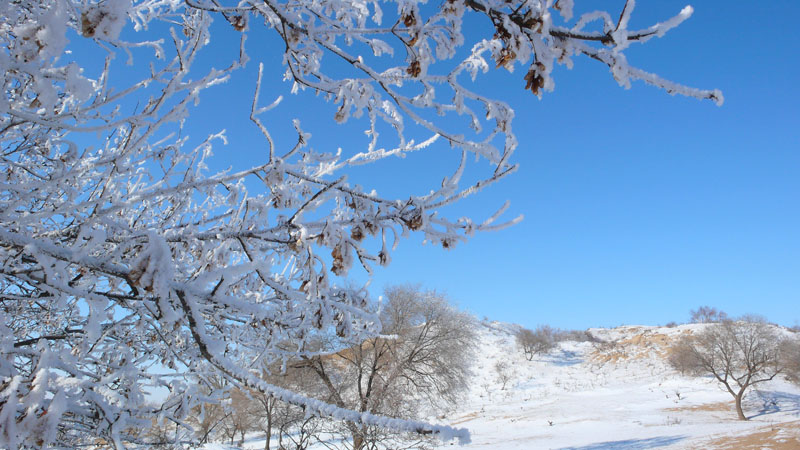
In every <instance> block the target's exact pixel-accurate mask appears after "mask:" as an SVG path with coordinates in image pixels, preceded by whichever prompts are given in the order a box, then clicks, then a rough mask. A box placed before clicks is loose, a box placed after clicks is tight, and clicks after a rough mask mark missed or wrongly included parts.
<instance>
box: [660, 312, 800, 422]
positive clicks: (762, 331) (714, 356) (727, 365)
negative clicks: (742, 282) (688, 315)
mask: <svg viewBox="0 0 800 450" xmlns="http://www.w3.org/2000/svg"><path fill="white" fill-rule="evenodd" d="M782 342H783V340H782V339H781V337H780V335H779V334H778V333H777V331H776V327H775V326H773V325H771V324H768V323H766V322H764V321H763V320H760V319H758V318H754V317H749V318H744V319H741V320H737V321H733V320H726V321H724V322H720V323H716V324H712V325H709V326H708V328H706V329H705V330H703V331H701V332H699V333H696V334H694V335H689V336H685V337H683V338H682V339H681V340H680V341H679V342H678V343H677V344H676V345H675V346H674V347H673V348H672V349H671V356H670V362H671V363H672V365H673V366H674V367H675V368H677V369H679V370H680V371H681V372H688V373H691V374H695V375H711V376H713V377H714V378H715V379H716V380H717V381H719V382H720V383H721V384H722V385H723V386H724V387H725V390H726V391H728V392H729V393H730V394H731V396H733V398H734V403H735V406H736V414H737V415H738V416H739V419H741V420H747V417H746V416H745V414H744V411H743V410H742V400H743V399H744V396H745V394H746V392H747V389H749V388H750V387H751V386H753V385H756V384H758V383H763V382H765V381H769V380H772V379H773V378H775V377H776V376H777V375H778V374H779V373H781V372H782V371H783V370H784V368H785V366H784V362H785V360H784V359H783V357H782V355H781V350H782V349H783V344H782Z"/></svg>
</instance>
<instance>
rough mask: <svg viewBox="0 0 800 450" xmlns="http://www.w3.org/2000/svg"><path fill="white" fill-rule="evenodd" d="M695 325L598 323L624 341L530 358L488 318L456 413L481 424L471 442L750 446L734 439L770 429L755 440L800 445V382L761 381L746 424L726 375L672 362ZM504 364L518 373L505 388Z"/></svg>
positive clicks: (499, 445) (508, 328)
mask: <svg viewBox="0 0 800 450" xmlns="http://www.w3.org/2000/svg"><path fill="white" fill-rule="evenodd" d="M693 327H695V328H697V327H702V325H682V326H679V327H674V328H666V327H641V326H625V327H619V328H615V329H611V330H607V329H593V330H591V333H592V335H594V336H596V337H599V338H601V339H604V340H607V341H613V342H616V344H615V345H613V346H611V345H600V346H598V345H597V344H592V343H589V342H581V343H578V342H563V343H561V345H560V346H559V348H558V349H557V350H554V351H553V352H551V353H550V354H548V355H546V356H541V357H535V358H534V360H533V361H527V360H526V359H525V358H524V356H523V354H522V352H521V351H520V350H518V349H517V347H516V345H515V341H514V335H513V333H514V331H515V330H516V328H515V327H514V326H513V325H508V324H500V323H484V324H482V330H481V343H480V349H479V351H478V352H477V358H478V360H477V363H476V366H475V381H474V383H473V384H472V386H471V389H470V391H469V394H468V398H467V401H466V402H464V403H463V404H462V405H460V406H459V408H458V409H457V410H456V411H454V412H453V413H451V414H450V415H448V417H447V419H448V420H449V423H450V424H457V425H458V426H462V427H466V428H468V429H469V430H470V431H471V434H472V443H471V444H469V445H467V446H465V447H464V448H465V449H489V448H492V449H507V450H512V449H526V450H528V449H583V450H590V449H593V450H597V449H650V448H664V449H684V448H685V449H698V448H750V447H747V446H746V445H747V443H746V442H745V441H744V440H743V439H738V440H733V439H732V438H733V437H742V436H747V435H751V434H754V433H761V432H769V434H770V435H769V436H767V437H765V438H764V439H762V441H764V442H761V443H757V444H755V445H756V446H754V447H752V448H758V449H760V448H786V449H800V388H798V387H797V386H795V385H792V384H790V383H788V382H786V381H784V380H775V381H772V382H769V383H766V384H762V385H759V386H757V388H756V389H755V390H752V391H751V392H750V393H749V394H748V395H747V397H746V400H745V413H746V414H747V415H748V417H750V418H751V419H750V420H749V421H747V422H743V421H740V420H737V418H736V413H735V411H734V409H733V399H732V397H731V396H730V394H728V393H727V392H726V391H723V390H722V388H721V386H720V385H719V384H718V383H716V382H715V381H713V380H711V379H710V378H694V377H684V376H681V375H680V374H678V373H676V372H675V371H673V370H672V369H670V368H669V367H668V364H667V362H666V360H665V356H666V351H667V347H668V346H669V344H670V343H671V342H672V341H673V340H674V339H675V338H677V337H678V336H679V335H680V334H682V333H687V332H689V331H690V330H691V329H692V328H693ZM497 362H505V363H506V365H507V366H508V368H509V369H508V370H509V371H510V372H511V379H510V380H509V381H508V382H507V383H506V388H505V389H502V385H501V382H500V381H499V380H498V378H499V377H498V372H497V370H496V368H495V366H496V364H497ZM767 441H769V442H767ZM781 445H785V446H784V447H780V446H781ZM445 447H449V445H445V446H442V447H441V448H445Z"/></svg>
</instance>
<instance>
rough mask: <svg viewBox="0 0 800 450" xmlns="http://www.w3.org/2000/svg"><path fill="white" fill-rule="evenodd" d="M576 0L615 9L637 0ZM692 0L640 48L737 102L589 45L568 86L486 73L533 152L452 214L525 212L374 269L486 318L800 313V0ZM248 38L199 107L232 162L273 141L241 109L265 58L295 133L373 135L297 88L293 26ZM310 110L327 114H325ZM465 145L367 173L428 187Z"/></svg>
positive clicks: (410, 249) (623, 319)
mask: <svg viewBox="0 0 800 450" xmlns="http://www.w3.org/2000/svg"><path fill="white" fill-rule="evenodd" d="M576 3H578V6H580V5H589V7H590V8H598V9H599V8H612V7H615V8H616V7H621V5H622V4H623V2H622V1H619V2H608V1H602V2H600V1H589V0H584V1H583V2H581V0H576ZM617 3H618V4H619V5H617ZM637 3H638V4H637V10H636V12H635V13H634V16H633V17H634V18H633V21H632V26H633V27H638V26H648V25H650V24H652V23H653V22H654V21H659V20H664V19H666V18H668V17H670V16H671V15H673V14H675V13H677V12H678V11H680V9H681V8H682V7H683V6H685V4H686V3H685V2H676V1H672V0H639V1H638V2H637ZM693 6H694V7H695V14H694V16H693V17H692V18H691V19H689V21H687V22H686V23H684V24H683V25H681V26H680V27H678V28H677V29H674V30H672V31H671V32H670V33H668V34H667V35H666V36H665V37H664V38H662V39H656V40H653V41H651V42H649V43H647V44H646V45H644V46H636V47H634V48H631V49H630V51H629V52H628V58H629V61H630V62H631V63H632V64H634V65H637V66H638V67H641V68H643V69H645V70H648V71H651V72H655V73H658V74H660V75H662V76H664V77H666V78H669V79H672V80H675V81H678V82H681V83H685V84H688V85H691V86H694V87H700V88H720V89H722V90H723V92H724V95H725V104H724V106H722V107H721V108H719V107H716V106H715V105H714V104H713V103H711V102H708V101H705V102H701V101H697V100H692V99H686V98H682V97H672V96H669V95H668V94H666V93H664V92H662V91H659V90H657V89H655V88H652V87H648V86H645V85H643V84H641V83H639V84H635V85H634V86H633V88H632V89H630V90H624V89H622V88H620V87H619V86H618V85H617V84H616V83H615V82H614V81H613V79H612V78H611V76H610V74H609V72H608V69H607V68H605V67H604V66H602V65H600V64H598V63H596V62H595V61H590V60H587V59H581V58H576V59H575V62H576V65H575V68H574V69H572V70H567V69H566V68H564V67H559V68H558V69H557V71H556V73H555V80H556V90H555V92H553V93H550V94H546V95H545V97H544V98H543V99H542V100H538V99H537V98H536V97H534V96H533V95H531V94H530V93H529V92H526V91H524V89H523V88H524V81H523V80H522V76H523V75H524V72H522V71H520V70H519V69H518V70H517V71H516V72H515V73H513V74H508V73H504V72H499V71H498V72H497V73H493V74H491V75H490V76H488V77H485V78H484V82H485V83H484V86H486V89H487V90H488V91H489V92H491V93H493V95H496V96H497V97H500V98H503V99H505V100H507V101H509V102H510V103H511V104H512V106H513V107H514V108H515V110H516V114H517V117H516V120H515V122H514V126H515V131H516V133H517V137H518V139H519V141H520V147H519V149H518V150H517V152H516V153H515V160H516V162H517V163H519V164H520V166H521V167H520V170H519V171H518V172H517V173H516V174H515V175H513V176H512V177H511V178H508V179H506V180H505V181H504V182H503V183H501V184H499V185H496V186H494V187H492V188H490V189H487V190H485V191H484V192H482V195H481V196H480V197H478V198H475V199H470V200H469V201H467V202H465V203H464V204H461V205H459V206H458V207H457V208H454V209H453V210H452V211H447V212H449V213H451V216H453V217H458V216H461V215H464V214H469V215H471V216H473V217H475V218H476V219H481V218H483V217H485V216H486V215H488V214H491V213H492V212H493V210H494V208H496V207H498V206H500V205H501V204H502V203H503V202H504V201H505V200H506V199H508V200H510V201H511V210H510V212H509V213H508V214H507V216H508V218H511V217H513V216H516V215H518V214H524V215H525V220H524V221H523V222H522V223H521V224H519V225H517V226H515V227H513V228H510V229H506V230H504V231H500V232H495V233H487V234H482V235H479V236H477V237H475V238H474V239H473V240H471V241H470V242H468V243H467V244H465V245H460V246H458V247H457V248H455V249H454V250H449V251H445V250H442V249H441V248H440V247H438V246H437V247H434V246H430V245H428V246H421V245H419V239H417V238H411V239H408V240H406V241H403V242H402V243H401V245H400V247H399V249H398V251H397V252H396V253H394V255H393V262H392V264H391V265H390V266H389V267H388V268H386V269H381V270H379V271H378V273H377V274H376V276H375V277H374V280H373V290H374V291H375V292H379V291H380V290H381V288H382V286H384V285H386V284H390V283H404V282H412V283H422V284H423V285H424V286H425V287H427V288H432V289H437V290H441V291H444V292H447V293H448V294H449V295H450V296H451V297H452V298H453V299H454V300H455V301H457V302H458V303H459V304H460V305H461V306H463V307H465V308H467V309H469V310H471V311H472V312H474V313H475V314H476V315H478V316H487V317H489V318H491V319H496V320H501V321H508V322H516V323H520V324H523V325H525V326H529V327H533V326H536V325H537V324H544V323H546V324H550V325H552V326H557V327H564V328H586V327H591V326H616V325H620V324H664V323H666V322H669V321H678V322H681V321H685V320H686V319H687V318H688V313H689V310H690V309H693V308H696V307H698V306H700V305H711V306H716V307H718V308H721V309H723V310H725V311H727V312H728V313H729V314H732V315H738V314H743V313H758V314H762V315H764V316H766V317H767V318H768V319H770V320H773V321H777V322H779V323H781V324H785V325H793V324H796V323H798V321H800V211H799V210H798V206H800V201H799V200H798V197H799V196H800V86H798V84H800V75H798V74H799V73H800V63H798V60H800V38H799V37H798V36H800V34H798V33H797V24H796V20H797V18H798V17H800V2H797V1H795V0H783V1H780V0H778V1H771V2H739V1H722V0H715V1H711V0H705V1H702V2H697V3H695V4H693ZM248 48H249V53H250V55H251V57H252V58H253V60H254V61H253V62H255V63H256V64H252V63H251V64H250V65H249V66H248V67H247V69H246V70H245V71H244V72H242V73H240V74H237V75H236V77H235V78H234V79H233V80H232V82H231V84H230V85H228V86H226V87H225V88H224V90H223V89H220V90H217V91H209V92H207V93H206V95H205V96H204V97H203V100H202V103H201V106H200V107H199V108H198V110H197V111H196V114H194V115H193V118H192V120H193V121H197V122H195V125H192V126H198V125H197V124H199V126H198V128H195V129H194V130H197V131H196V132H194V133H195V134H196V135H197V137H198V138H200V137H202V135H204V134H205V132H206V131H208V132H211V131H215V130H217V129H220V128H226V129H227V130H228V134H229V137H230V138H231V143H230V145H228V146H227V147H223V148H218V149H217V151H216V152H215V153H216V155H217V158H218V159H217V161H218V162H220V161H221V164H220V166H225V165H228V164H232V165H233V166H234V167H239V166H244V165H247V164H250V163H253V164H254V163H256V162H257V161H258V158H260V157H261V156H263V155H264V153H263V151H264V150H263V148H264V144H263V140H261V138H260V137H259V136H258V133H257V130H255V127H254V126H253V125H252V124H251V123H250V122H248V121H247V117H246V114H242V115H240V116H234V115H230V116H229V114H228V113H227V112H226V111H228V110H231V111H232V110H234V109H235V108H237V107H241V106H242V105H247V106H245V108H249V102H250V98H251V95H252V89H253V82H254V79H255V70H256V69H257V62H258V61H260V60H263V61H264V62H265V63H266V65H267V69H268V70H270V69H271V70H272V71H273V73H271V78H268V79H267V85H266V86H265V89H264V92H263V94H262V103H263V104H266V103H267V102H271V101H272V99H274V97H275V96H277V95H278V94H282V95H284V97H287V99H286V102H284V104H283V105H282V106H281V107H280V108H279V109H277V110H275V112H272V113H269V114H271V115H268V116H265V119H266V120H267V125H268V126H269V127H270V129H271V130H272V132H273V133H274V134H275V136H276V139H277V140H278V143H279V145H280V144H282V143H283V144H286V145H288V143H289V142H290V141H291V140H292V139H293V136H292V135H291V133H289V132H288V131H290V130H291V127H290V124H289V122H288V119H289V118H292V117H295V116H300V117H301V119H303V121H304V122H303V123H304V125H305V126H306V128H307V131H310V132H311V133H312V134H314V138H312V141H311V143H312V145H313V146H314V147H315V148H317V149H318V150H335V148H336V146H342V147H345V149H346V150H347V149H349V150H350V151H354V150H361V147H359V146H360V145H361V144H362V143H363V139H362V138H360V137H358V138H356V137H354V136H362V135H361V134H360V131H359V130H361V129H363V124H362V125H359V126H356V125H358V124H355V125H350V126H345V127H336V126H335V125H333V121H332V116H333V112H334V111H335V106H334V105H332V104H331V103H325V102H324V101H323V100H322V99H317V100H312V101H311V103H309V98H310V97H309V96H305V97H302V98H301V99H298V98H296V97H295V98H293V97H292V96H291V94H288V89H289V87H290V86H289V84H288V83H283V82H281V81H280V73H279V71H281V70H282V69H281V68H279V64H278V62H277V60H276V55H277V52H279V51H280V43H279V42H278V41H277V40H275V39H270V40H262V38H261V37H259V36H257V35H254V36H253V37H252V38H251V39H250V40H249V41H248ZM217 56H219V54H211V55H209V56H208V57H209V58H211V59H213V58H214V57H217ZM233 57H234V55H233V54H231V53H228V54H227V55H226V58H233ZM209 60H210V59H209ZM215 65H216V66H218V67H220V66H222V65H223V64H222V63H221V62H217V63H215ZM276 69H277V70H276ZM232 86H233V92H235V93H236V94H235V95H232V93H231V87H232ZM237 105H238V106H237ZM309 110H314V111H318V112H319V113H318V115H316V116H312V117H309V116H308V115H307V114H308V111H309ZM247 111H249V109H248V110H246V111H245V112H247ZM189 130H190V132H191V131H192V130H193V129H192V128H189ZM259 155H261V156H259ZM452 161H453V155H452V154H451V153H448V152H447V151H446V149H444V146H443V148H442V150H435V151H433V152H431V153H430V154H422V155H415V156H411V157H409V158H407V159H406V160H403V161H399V160H396V161H391V162H390V163H387V164H385V165H381V166H376V167H374V169H375V170H377V171H378V173H377V175H376V174H375V173H365V174H362V175H359V174H354V176H355V177H359V176H361V177H363V178H362V179H363V180H366V181H367V182H369V181H375V182H381V183H383V184H384V185H387V186H388V185H392V184H393V185H394V187H395V188H397V192H402V188H404V187H405V186H406V185H408V186H424V185H422V184H416V183H415V182H414V181H415V180H417V179H418V178H419V179H428V180H434V181H435V180H438V179H440V178H441V176H443V175H446V174H448V173H449V172H450V171H451V163H452ZM387 189H388V190H389V191H391V190H392V188H384V190H380V189H379V192H382V193H383V192H387ZM412 189H413V187H412ZM355 275H356V278H357V279H360V280H363V279H364V277H363V275H359V274H358V273H356V274H355Z"/></svg>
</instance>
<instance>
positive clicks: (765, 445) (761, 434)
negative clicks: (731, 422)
mask: <svg viewBox="0 0 800 450" xmlns="http://www.w3.org/2000/svg"><path fill="white" fill-rule="evenodd" d="M703 445H704V448H708V449H719V450H722V449H736V450H762V449H771V450H797V449H800V420H795V421H793V422H785V423H777V424H774V425H770V426H766V427H763V428H759V429H758V430H756V431H755V432H753V433H750V434H748V435H746V436H735V437H727V438H720V439H715V440H712V441H708V442H707V443H705V444H703Z"/></svg>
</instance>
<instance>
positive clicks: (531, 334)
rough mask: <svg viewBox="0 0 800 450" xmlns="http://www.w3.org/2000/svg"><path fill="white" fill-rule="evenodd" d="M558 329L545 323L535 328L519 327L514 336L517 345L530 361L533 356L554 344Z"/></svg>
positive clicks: (553, 346) (547, 350)
mask: <svg viewBox="0 0 800 450" xmlns="http://www.w3.org/2000/svg"><path fill="white" fill-rule="evenodd" d="M557 334H558V331H557V330H554V329H553V328H551V327H549V326H547V325H540V326H538V327H536V330H533V331H531V330H529V329H527V328H521V329H520V330H519V331H517V333H516V335H515V337H516V341H517V345H518V346H519V347H520V348H522V352H523V353H525V357H526V358H527V359H528V361H532V360H533V358H534V356H536V355H541V354H544V353H547V352H549V351H550V350H552V349H553V348H555V346H556V338H557Z"/></svg>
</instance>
